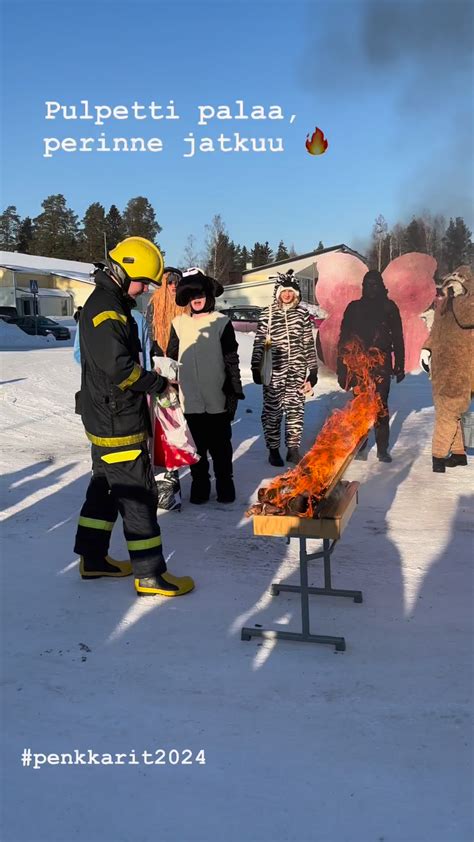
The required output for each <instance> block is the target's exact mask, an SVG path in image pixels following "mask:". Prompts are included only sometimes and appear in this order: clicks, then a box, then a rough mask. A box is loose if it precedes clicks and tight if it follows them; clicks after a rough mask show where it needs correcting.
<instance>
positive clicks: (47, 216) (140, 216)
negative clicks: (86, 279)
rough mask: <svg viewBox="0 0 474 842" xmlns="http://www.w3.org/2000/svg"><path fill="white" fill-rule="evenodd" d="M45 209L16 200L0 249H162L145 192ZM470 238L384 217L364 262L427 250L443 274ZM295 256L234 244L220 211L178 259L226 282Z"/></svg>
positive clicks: (76, 255) (434, 224)
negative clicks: (119, 202) (121, 202)
mask: <svg viewBox="0 0 474 842" xmlns="http://www.w3.org/2000/svg"><path fill="white" fill-rule="evenodd" d="M41 207H42V212H41V213H40V214H38V216H36V217H34V218H31V217H29V216H27V217H25V218H24V219H21V217H20V215H19V214H18V213H17V209H16V207H15V206H14V205H10V206H9V207H7V208H6V209H5V210H4V212H3V213H2V214H0V250H2V251H17V252H22V253H25V254H36V255H42V256H43V257H57V258H63V259H65V260H79V261H84V262H87V263H92V262H94V261H97V260H100V259H102V258H103V257H104V255H105V248H107V249H108V250H109V249H111V248H114V246H115V245H116V244H117V243H118V242H120V240H123V238H124V237H127V236H131V235H135V236H140V237H146V238H147V239H149V240H151V241H152V242H154V243H156V244H157V245H158V246H159V242H158V241H157V237H158V234H160V232H161V231H162V227H161V225H160V224H159V222H158V220H157V218H156V212H155V210H154V208H153V206H152V204H151V203H150V202H149V200H148V199H147V198H146V197H144V196H137V197H135V198H133V199H130V200H129V201H128V202H127V205H126V206H125V208H124V209H123V211H120V210H119V209H118V207H117V206H116V205H111V206H110V208H109V210H108V211H107V212H106V210H105V207H104V206H103V205H102V204H100V202H94V203H93V204H91V205H89V207H88V208H87V210H86V212H85V214H84V216H83V218H82V220H80V221H79V218H78V216H77V215H76V214H75V213H74V211H73V210H72V209H71V208H69V207H68V206H67V203H66V199H65V197H64V196H63V195H62V194H60V193H58V194H56V195H52V196H48V197H47V198H46V199H45V200H44V201H43V202H42V205H41ZM471 236H472V235H471V231H470V230H469V228H468V227H467V225H466V223H465V222H464V219H463V218H462V217H460V216H457V217H455V218H451V219H450V220H449V222H447V220H446V218H445V217H444V216H442V215H441V214H437V215H432V214H430V213H428V212H424V213H422V214H421V215H419V216H413V218H412V219H411V221H410V222H409V223H408V224H406V225H404V224H402V223H396V224H395V225H394V226H393V227H392V228H389V226H388V224H387V222H386V220H385V218H384V217H383V216H382V215H379V216H378V217H377V218H376V220H375V224H374V227H373V230H372V234H371V238H370V242H369V246H368V250H367V255H366V260H367V263H368V265H369V266H370V268H376V269H379V270H380V271H383V270H384V269H385V268H386V266H388V264H389V263H390V261H391V260H393V259H394V258H396V257H399V256H400V255H402V254H406V253H407V252H411V251H417V252H422V253H425V254H430V255H432V256H433V257H434V258H435V259H436V261H437V263H438V270H437V274H438V277H442V275H443V274H445V273H446V272H447V271H451V270H452V269H454V268H455V267H456V266H458V265H460V264H461V263H472V262H473V259H474V252H473V244H472V241H471ZM347 245H350V243H348V244H347ZM160 248H161V247H160ZM311 248H312V249H313V250H314V251H317V250H319V249H322V248H324V245H323V243H322V242H321V240H320V241H319V243H318V245H312V246H310V248H309V250H311ZM162 251H163V249H162ZM296 256H297V254H296V251H295V248H294V245H291V246H289V247H288V246H286V245H285V243H284V241H283V240H280V242H279V243H278V245H277V246H276V248H274V249H273V248H272V247H271V246H270V244H269V242H268V240H266V241H265V242H258V241H257V242H255V243H254V245H253V247H250V246H246V245H241V244H240V243H236V242H235V241H234V240H233V239H231V237H230V235H229V233H228V231H227V228H226V225H225V223H224V221H223V219H222V216H221V215H220V214H216V215H215V216H214V217H213V219H212V220H211V222H210V223H209V224H208V225H206V226H205V239H204V246H203V247H202V248H199V247H198V244H197V241H196V237H195V236H194V235H193V234H191V235H189V237H188V239H187V242H186V244H185V247H184V250H183V255H182V258H181V260H179V261H178V260H177V259H176V258H174V260H175V261H176V263H178V264H179V266H180V268H186V267H188V266H202V267H203V268H205V270H206V271H207V272H209V273H210V274H212V275H213V277H215V278H217V279H218V280H220V281H221V282H223V283H224V284H227V283H233V282H236V281H238V280H239V278H240V275H241V273H242V272H244V271H245V269H247V268H248V267H249V266H250V265H251V266H252V267H256V266H264V265H266V264H268V263H273V262H277V261H281V260H287V259H291V258H293V257H296Z"/></svg>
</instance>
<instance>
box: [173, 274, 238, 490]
mask: <svg viewBox="0 0 474 842" xmlns="http://www.w3.org/2000/svg"><path fill="white" fill-rule="evenodd" d="M222 291H223V290H222V287H221V285H220V284H219V283H218V282H217V281H215V280H214V279H213V278H210V277H208V276H207V275H205V274H204V272H202V270H201V269H198V268H192V269H188V271H187V272H184V273H183V277H182V279H181V280H180V281H179V283H178V286H177V288H176V304H177V305H178V307H186V308H188V309H187V311H186V312H184V313H182V314H181V315H179V316H177V317H176V318H175V319H173V322H172V325H171V333H170V339H169V344H168V349H167V355H168V357H171V358H172V359H174V360H177V361H178V363H179V375H178V377H179V394H180V402H181V406H182V409H183V412H184V415H185V418H186V421H187V423H188V426H189V429H190V431H191V435H192V437H193V439H194V442H195V444H196V448H197V451H198V454H199V456H200V460H199V462H197V463H196V464H195V465H192V466H191V476H192V483H191V496H190V502H191V503H196V504H200V503H206V502H207V501H208V500H209V497H210V493H211V481H210V477H209V461H208V455H210V456H211V458H212V463H213V468H214V475H215V479H216V493H217V501H218V502H219V503H233V502H234V500H235V487H234V480H233V471H232V457H233V452H232V427H231V421H232V420H233V418H234V415H235V412H236V409H237V402H238V401H239V400H243V399H244V397H245V396H244V393H243V390H242V383H241V379H240V369H239V355H238V344H237V340H236V338H235V332H234V328H233V327H232V323H231V322H230V320H229V319H228V318H227V316H224V314H223V313H216V312H215V310H214V307H215V298H216V295H219V294H220V293H221V292H222Z"/></svg>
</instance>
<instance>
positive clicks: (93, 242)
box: [79, 202, 111, 263]
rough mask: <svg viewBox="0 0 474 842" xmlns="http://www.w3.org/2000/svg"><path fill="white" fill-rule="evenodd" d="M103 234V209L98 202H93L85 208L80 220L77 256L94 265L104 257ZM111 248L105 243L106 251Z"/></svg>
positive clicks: (104, 225)
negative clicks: (80, 228)
mask: <svg viewBox="0 0 474 842" xmlns="http://www.w3.org/2000/svg"><path fill="white" fill-rule="evenodd" d="M104 233H106V224H105V208H104V207H103V205H101V204H100V202H94V203H93V204H92V205H89V207H88V208H87V210H86V212H85V214H84V219H83V220H82V231H81V240H80V245H79V255H80V258H81V260H85V261H87V263H94V261H97V260H103V259H104V257H105V244H104ZM110 248H111V246H110V244H109V242H107V249H108V250H110Z"/></svg>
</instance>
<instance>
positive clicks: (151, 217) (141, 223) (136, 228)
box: [123, 196, 162, 246]
mask: <svg viewBox="0 0 474 842" xmlns="http://www.w3.org/2000/svg"><path fill="white" fill-rule="evenodd" d="M123 222H124V227H125V236H126V237H145V238H146V239H147V240H151V242H152V243H156V245H157V246H158V245H159V244H158V243H157V242H156V236H157V234H159V233H160V231H161V230H162V228H161V225H159V224H158V222H157V220H156V216H155V211H154V209H153V206H152V205H151V204H150V202H149V201H148V199H146V198H145V197H144V196H137V197H136V198H135V199H130V201H129V202H128V204H127V207H126V208H125V210H124V213H123Z"/></svg>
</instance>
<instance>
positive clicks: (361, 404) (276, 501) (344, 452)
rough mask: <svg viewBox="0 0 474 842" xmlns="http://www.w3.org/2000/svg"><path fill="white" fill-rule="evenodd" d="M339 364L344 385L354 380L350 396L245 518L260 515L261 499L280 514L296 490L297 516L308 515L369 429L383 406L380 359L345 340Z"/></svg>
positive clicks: (262, 502)
mask: <svg viewBox="0 0 474 842" xmlns="http://www.w3.org/2000/svg"><path fill="white" fill-rule="evenodd" d="M342 358H343V362H344V364H345V366H346V368H347V371H348V373H349V375H348V377H349V379H348V383H349V382H350V383H355V384H356V385H355V386H354V388H353V391H354V398H353V399H352V400H351V401H349V403H348V404H346V406H345V407H344V409H342V410H335V411H334V412H333V413H332V414H331V415H330V416H329V418H328V419H327V420H326V422H325V423H324V425H323V427H322V429H321V432H320V433H319V435H318V436H317V438H316V441H315V442H314V444H313V446H312V448H311V450H310V451H309V452H308V453H307V454H306V456H304V457H303V459H302V460H301V462H300V463H299V465H298V466H297V467H296V468H293V470H291V471H287V472H286V473H285V474H283V475H282V476H279V477H276V479H274V480H273V481H272V482H271V483H270V484H269V485H268V486H267V487H266V490H265V494H264V495H263V496H261V497H259V500H260V502H259V503H256V504H255V505H254V506H252V507H251V508H250V509H249V511H248V512H247V516H250V515H252V514H261V512H262V511H263V509H264V504H265V503H270V504H271V505H272V507H276V508H277V509H280V510H281V511H282V513H283V512H285V511H286V510H287V508H288V506H289V504H290V502H291V501H292V500H294V498H295V497H297V496H298V495H300V494H303V495H305V496H306V495H307V496H308V508H307V509H306V511H305V512H304V513H302V514H301V515H300V517H312V516H313V514H314V509H315V505H317V504H318V503H319V502H320V501H321V500H322V498H323V497H324V494H325V492H326V491H327V489H328V487H329V486H330V484H331V481H332V480H333V478H334V477H335V475H336V474H337V472H338V470H339V469H340V468H341V467H342V465H343V463H344V461H345V459H346V458H347V456H348V455H349V453H351V452H352V451H353V450H354V449H355V447H356V445H357V444H358V443H359V441H360V440H361V439H362V438H364V437H365V436H366V435H367V433H368V432H369V430H370V429H371V427H373V425H374V423H375V420H376V418H377V415H378V414H379V412H381V411H382V410H383V404H382V401H381V398H380V396H379V395H378V394H377V392H376V386H377V381H378V375H377V369H378V368H379V367H380V365H381V364H382V362H383V357H382V354H381V353H380V351H379V350H378V349H377V348H370V349H369V350H368V351H366V350H365V349H363V347H362V345H361V343H360V342H359V341H354V342H351V343H350V344H348V345H347V346H346V348H345V351H344V353H343V356H342Z"/></svg>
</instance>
